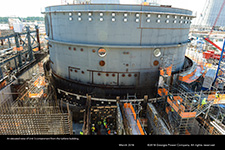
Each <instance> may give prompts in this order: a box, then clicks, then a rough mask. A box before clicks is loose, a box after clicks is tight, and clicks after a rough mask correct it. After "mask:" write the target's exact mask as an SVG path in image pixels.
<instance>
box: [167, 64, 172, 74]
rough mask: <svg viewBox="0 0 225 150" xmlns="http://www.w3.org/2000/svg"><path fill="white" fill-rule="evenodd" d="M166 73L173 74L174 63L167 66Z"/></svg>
mask: <svg viewBox="0 0 225 150" xmlns="http://www.w3.org/2000/svg"><path fill="white" fill-rule="evenodd" d="M166 74H167V75H168V76H171V74H172V65H170V66H169V67H167V68H166Z"/></svg>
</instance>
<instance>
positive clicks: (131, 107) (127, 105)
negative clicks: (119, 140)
mask: <svg viewBox="0 0 225 150" xmlns="http://www.w3.org/2000/svg"><path fill="white" fill-rule="evenodd" d="M124 108H130V109H131V111H132V113H133V115H134V119H135V120H136V113H135V111H134V107H133V106H132V105H131V104H130V103H124ZM137 126H138V129H139V131H140V133H141V135H144V131H143V129H142V127H141V124H140V122H139V119H137Z"/></svg>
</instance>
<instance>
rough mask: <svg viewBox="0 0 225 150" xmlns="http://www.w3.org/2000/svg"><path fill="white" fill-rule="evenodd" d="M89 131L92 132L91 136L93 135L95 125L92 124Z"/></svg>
mask: <svg viewBox="0 0 225 150" xmlns="http://www.w3.org/2000/svg"><path fill="white" fill-rule="evenodd" d="M91 131H92V134H94V133H95V125H94V124H92V127H91Z"/></svg>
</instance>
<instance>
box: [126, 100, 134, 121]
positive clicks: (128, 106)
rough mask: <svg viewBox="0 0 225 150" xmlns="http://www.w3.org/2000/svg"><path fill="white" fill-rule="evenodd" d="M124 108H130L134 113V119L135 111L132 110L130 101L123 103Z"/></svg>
mask: <svg viewBox="0 0 225 150" xmlns="http://www.w3.org/2000/svg"><path fill="white" fill-rule="evenodd" d="M124 108H130V109H131V111H132V113H133V115H134V119H135V120H136V113H135V111H134V107H133V106H132V105H131V104H130V103H124Z"/></svg>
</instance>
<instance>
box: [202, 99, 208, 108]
mask: <svg viewBox="0 0 225 150" xmlns="http://www.w3.org/2000/svg"><path fill="white" fill-rule="evenodd" d="M205 104H207V102H206V98H204V99H203V100H202V102H201V108H202V107H203V106H204V105H205Z"/></svg>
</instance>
